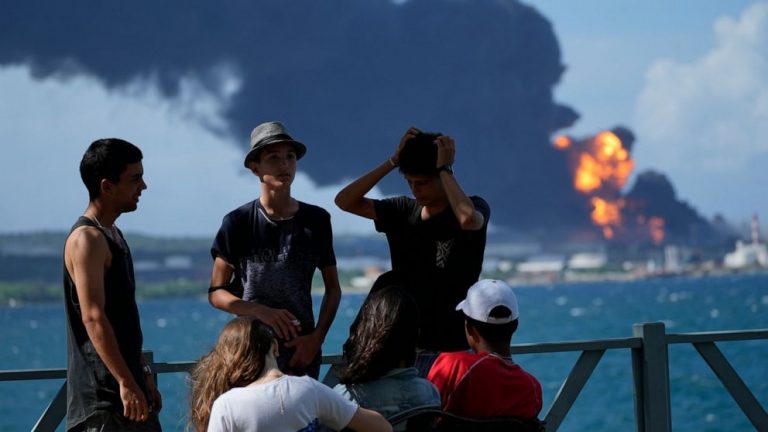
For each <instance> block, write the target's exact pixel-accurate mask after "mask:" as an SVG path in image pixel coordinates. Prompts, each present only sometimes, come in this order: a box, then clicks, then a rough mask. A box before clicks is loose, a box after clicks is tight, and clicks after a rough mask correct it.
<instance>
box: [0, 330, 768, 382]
mask: <svg viewBox="0 0 768 432" xmlns="http://www.w3.org/2000/svg"><path fill="white" fill-rule="evenodd" d="M666 339H667V343H668V344H681V343H700V342H716V341H717V342H724V341H741V340H757V339H768V329H758V330H740V331H717V332H701V333H679V334H668V335H666ZM641 346H642V340H641V339H640V338H636V337H631V338H618V339H598V340H583V341H570V342H562V341H560V342H542V343H526V344H514V345H512V346H511V347H510V350H511V353H512V354H541V353H552V352H569V351H589V350H607V349H622V348H640V347H641ZM343 362H344V361H343V359H342V356H341V355H338V354H333V355H326V356H323V364H325V365H334V364H341V363H343ZM194 364H195V362H190V361H182V362H165V363H163V362H160V363H155V370H156V371H157V372H158V373H176V372H187V371H189V369H190V368H191V367H192V366H193V365H194ZM66 377H67V370H66V369H21V370H5V371H0V381H24V380H44V379H64V378H66Z"/></svg>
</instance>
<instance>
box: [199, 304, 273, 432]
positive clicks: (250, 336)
mask: <svg viewBox="0 0 768 432" xmlns="http://www.w3.org/2000/svg"><path fill="white" fill-rule="evenodd" d="M273 341H274V335H273V334H272V330H271V329H270V328H269V327H267V326H266V325H265V324H263V323H262V322H261V321H259V320H257V319H256V318H254V317H238V318H235V319H233V320H232V321H230V322H228V323H227V324H226V325H225V326H224V328H223V329H222V330H221V333H220V334H219V338H218V340H217V341H216V346H214V347H213V349H212V350H211V351H210V352H209V353H208V354H206V355H204V356H203V357H202V358H201V359H200V361H199V362H198V363H197V365H195V367H194V368H193V369H192V370H191V371H190V383H191V391H190V401H189V405H190V413H189V426H191V427H192V428H193V429H194V430H195V431H198V432H201V431H205V430H206V429H208V421H209V420H210V417H211V407H212V406H213V401H215V400H216V398H218V397H219V396H221V395H222V394H224V393H225V392H227V391H228V390H230V389H232V388H235V387H245V386H247V385H248V384H250V383H252V382H254V381H256V380H257V379H258V378H259V377H260V376H261V375H262V373H263V372H264V363H265V359H266V356H267V354H268V353H269V350H270V349H271V348H272V343H273Z"/></svg>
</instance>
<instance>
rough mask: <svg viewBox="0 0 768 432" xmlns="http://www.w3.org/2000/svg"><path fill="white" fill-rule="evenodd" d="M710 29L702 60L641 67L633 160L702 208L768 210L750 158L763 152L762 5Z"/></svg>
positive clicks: (766, 105)
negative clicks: (643, 73) (709, 45)
mask: <svg viewBox="0 0 768 432" xmlns="http://www.w3.org/2000/svg"><path fill="white" fill-rule="evenodd" d="M714 32H715V41H716V42H715V46H714V47H713V48H712V49H711V50H710V51H709V52H708V53H706V54H705V55H703V56H702V57H701V58H699V59H697V60H695V61H693V62H691V63H686V64H683V63H680V62H676V61H674V60H657V61H656V62H654V63H653V64H652V66H651V67H650V68H649V69H648V71H647V73H646V83H645V87H644V89H643V90H642V91H641V93H640V95H639V97H638V99H637V102H636V106H635V115H634V126H635V131H636V132H637V134H638V139H639V143H638V146H637V152H636V158H637V160H638V163H639V165H640V167H641V168H643V167H656V168H659V169H661V170H662V171H664V172H666V173H668V174H669V175H670V177H671V178H672V181H673V183H674V184H675V185H676V187H677V190H678V193H679V194H680V195H681V196H683V197H684V198H687V199H689V200H690V201H691V203H692V204H693V205H694V206H700V207H701V208H702V209H703V210H705V211H706V212H707V213H709V214H712V213H714V212H716V211H720V212H723V213H724V214H726V215H728V216H730V217H731V218H733V219H737V220H740V219H746V218H747V217H748V216H749V214H750V213H751V212H753V211H760V212H761V213H762V214H764V215H766V216H768V195H767V194H765V193H762V192H759V191H758V190H756V186H758V185H756V184H754V183H752V182H754V181H756V180H759V181H761V180H765V179H766V174H765V173H764V171H768V169H766V167H765V166H763V165H762V164H756V163H755V161H756V160H766V159H767V158H768V3H758V4H754V5H752V6H750V7H748V8H746V9H745V10H744V11H743V12H742V14H741V16H740V17H739V18H738V19H734V18H730V17H721V18H719V19H718V20H717V21H716V23H715V25H714ZM763 184H765V183H763ZM760 186H762V185H760Z"/></svg>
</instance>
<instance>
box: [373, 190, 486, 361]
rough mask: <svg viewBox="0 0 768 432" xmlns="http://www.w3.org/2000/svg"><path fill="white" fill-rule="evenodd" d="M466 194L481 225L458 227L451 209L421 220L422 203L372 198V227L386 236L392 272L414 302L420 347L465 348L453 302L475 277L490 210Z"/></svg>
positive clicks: (398, 198) (465, 290) (482, 250)
mask: <svg viewBox="0 0 768 432" xmlns="http://www.w3.org/2000/svg"><path fill="white" fill-rule="evenodd" d="M470 199H471V200H472V203H473V204H474V206H475V209H476V210H477V211H478V212H480V213H481V214H482V215H483V217H484V218H485V222H484V224H483V227H482V228H481V229H479V230H476V231H466V230H463V229H461V226H460V225H459V222H458V220H457V219H456V216H455V215H454V214H453V211H451V209H450V208H448V209H446V210H445V211H444V212H442V213H440V214H438V215H435V216H433V217H431V218H429V219H428V220H422V219H421V210H422V206H421V205H419V204H418V203H417V202H416V200H414V199H412V198H408V197H405V196H401V197H396V198H389V199H384V200H374V206H375V209H376V230H377V231H379V232H382V233H385V234H386V236H387V242H388V243H389V251H390V255H391V259H392V272H393V277H394V278H395V280H396V281H397V282H398V283H400V284H401V285H403V286H404V288H406V289H407V290H408V291H409V292H411V293H412V294H413V296H414V298H415V299H416V302H417V303H418V305H419V310H420V313H421V336H420V341H419V347H421V348H425V349H430V350H437V351H456V350H462V349H467V348H468V345H467V341H466V338H465V336H464V317H463V315H462V314H461V312H457V311H456V305H457V304H458V303H459V302H460V301H461V300H463V299H464V297H465V296H466V294H467V289H469V287H470V286H471V285H472V284H473V283H475V282H477V280H478V278H479V277H480V271H481V270H482V266H483V253H484V252H485V237H486V231H487V229H488V219H489V218H490V213H491V211H490V208H489V207H488V203H487V202H485V200H484V199H482V198H480V197H478V196H472V197H470Z"/></svg>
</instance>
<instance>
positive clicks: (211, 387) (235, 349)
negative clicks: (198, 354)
mask: <svg viewBox="0 0 768 432" xmlns="http://www.w3.org/2000/svg"><path fill="white" fill-rule="evenodd" d="M191 380H192V393H191V400H190V405H191V412H190V424H191V426H192V428H193V429H194V430H195V431H198V432H201V431H205V430H208V431H253V432H256V431H270V432H280V431H291V432H310V431H315V430H318V428H319V427H320V425H321V424H322V425H324V426H327V427H330V428H333V429H337V430H341V429H344V428H350V429H352V430H354V431H371V432H389V431H391V430H392V427H391V426H390V425H389V423H388V422H387V421H386V420H385V419H384V417H382V416H381V415H380V414H379V413H377V412H375V411H371V410H367V409H364V408H360V407H358V406H357V405H356V404H355V403H353V402H350V401H348V400H346V399H344V398H343V397H342V396H340V395H338V394H336V393H335V392H334V391H333V390H332V389H331V388H329V387H327V386H325V385H324V384H322V383H320V382H318V381H316V380H314V379H312V378H310V377H307V376H302V377H296V376H290V375H285V374H283V373H282V372H281V371H280V369H279V368H278V367H277V341H276V340H275V337H274V335H273V334H272V330H271V329H270V328H269V327H268V326H266V325H265V324H263V323H262V322H260V321H259V320H257V319H256V318H253V317H239V318H235V319H233V320H232V321H230V322H229V323H227V325H226V326H224V329H222V331H221V334H220V335H219V338H218V340H217V341H216V346H214V348H213V349H212V350H211V352H209V353H208V354H206V355H205V356H203V358H202V359H200V361H199V362H198V364H197V366H195V368H194V369H193V370H192V372H191Z"/></svg>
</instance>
